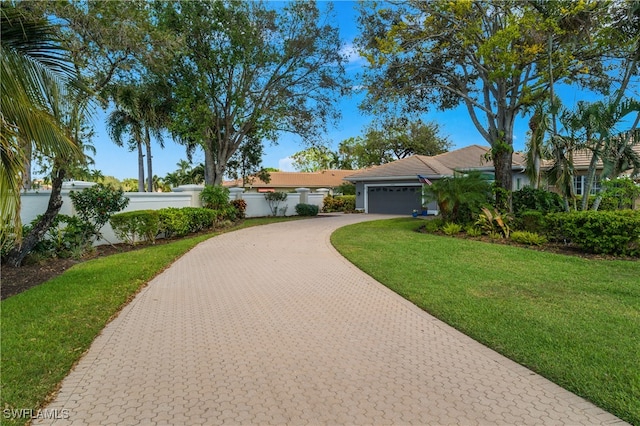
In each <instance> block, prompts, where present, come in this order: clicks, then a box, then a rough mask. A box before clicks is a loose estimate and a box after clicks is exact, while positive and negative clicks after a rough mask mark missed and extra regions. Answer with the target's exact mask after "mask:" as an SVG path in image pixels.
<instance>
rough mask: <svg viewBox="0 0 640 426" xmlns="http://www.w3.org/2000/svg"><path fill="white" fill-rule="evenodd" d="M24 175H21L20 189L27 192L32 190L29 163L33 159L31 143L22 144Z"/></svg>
mask: <svg viewBox="0 0 640 426" xmlns="http://www.w3.org/2000/svg"><path fill="white" fill-rule="evenodd" d="M23 148H24V173H23V175H22V188H23V189H24V190H29V189H31V188H32V185H33V180H32V177H31V161H32V158H33V145H32V144H31V142H28V143H25V144H24V147H23Z"/></svg>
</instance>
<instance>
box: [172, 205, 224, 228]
mask: <svg viewBox="0 0 640 426" xmlns="http://www.w3.org/2000/svg"><path fill="white" fill-rule="evenodd" d="M181 210H182V211H183V212H184V214H185V216H186V217H187V224H188V227H189V232H200V231H202V230H203V229H209V228H211V227H212V226H213V224H214V222H215V220H216V218H217V217H218V211H217V210H211V209H205V208H200V207H183V208H182V209H181Z"/></svg>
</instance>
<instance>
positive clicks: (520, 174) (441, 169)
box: [345, 145, 529, 214]
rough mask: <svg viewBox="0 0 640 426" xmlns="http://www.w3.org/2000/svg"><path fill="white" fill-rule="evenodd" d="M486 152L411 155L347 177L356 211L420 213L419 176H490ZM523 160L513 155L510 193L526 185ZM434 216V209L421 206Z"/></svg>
mask: <svg viewBox="0 0 640 426" xmlns="http://www.w3.org/2000/svg"><path fill="white" fill-rule="evenodd" d="M489 152H490V148H487V147H483V146H479V145H471V146H467V147H465V148H460V149H457V150H455V151H450V152H445V153H443V154H439V155H435V156H430V157H429V156H425V155H413V156H411V157H407V158H403V159H401V160H397V161H393V162H391V163H387V164H383V165H380V166H375V167H372V168H369V169H365V170H362V171H360V172H357V173H353V174H351V175H350V176H347V177H346V178H345V180H347V181H349V182H353V183H354V184H355V185H356V209H359V210H364V211H365V212H366V213H382V214H411V212H412V211H413V210H422V209H423V199H422V186H423V183H421V182H420V180H419V179H418V175H421V176H423V177H425V178H427V179H429V180H430V181H434V180H437V179H442V178H444V177H450V176H453V175H454V173H455V172H456V171H459V172H464V171H470V170H479V171H483V172H486V173H488V174H491V175H493V172H494V168H493V162H491V161H490V160H487V154H488V153H489ZM524 169H525V157H524V156H523V155H522V154H520V153H514V154H513V164H512V170H513V189H514V190H517V189H520V188H522V187H523V186H525V185H528V182H529V180H528V178H527V177H526V176H525V174H524ZM425 207H426V209H427V210H428V211H429V213H436V211H437V205H436V203H435V202H432V203H431V204H429V205H428V206H425Z"/></svg>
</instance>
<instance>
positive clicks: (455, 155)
mask: <svg viewBox="0 0 640 426" xmlns="http://www.w3.org/2000/svg"><path fill="white" fill-rule="evenodd" d="M489 152H490V148H488V147H484V146H480V145H470V146H466V147H464V148H460V149H457V150H455V151H449V152H445V153H442V154H438V155H434V156H426V155H413V156H411V157H407V158H403V159H401V160H396V161H393V162H391V163H386V164H382V165H380V166H374V167H371V168H368V169H365V170H362V171H361V172H357V173H353V174H352V175H350V176H348V177H347V180H352V181H359V180H367V179H370V178H376V179H379V178H396V179H397V178H415V177H416V175H418V174H420V175H424V176H427V177H434V178H437V177H442V176H452V175H453V174H454V171H455V170H469V169H484V168H493V162H492V161H490V160H487V159H486V154H487V153H489ZM524 163H525V157H524V156H523V155H522V154H520V153H517V152H515V153H514V154H513V167H524Z"/></svg>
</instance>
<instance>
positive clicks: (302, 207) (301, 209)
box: [296, 203, 319, 216]
mask: <svg viewBox="0 0 640 426" xmlns="http://www.w3.org/2000/svg"><path fill="white" fill-rule="evenodd" d="M318 210H319V209H318V206H316V205H313V204H303V203H300V204H296V213H297V214H298V215H299V216H317V215H318Z"/></svg>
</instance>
